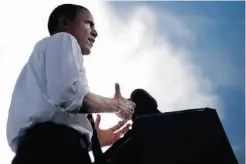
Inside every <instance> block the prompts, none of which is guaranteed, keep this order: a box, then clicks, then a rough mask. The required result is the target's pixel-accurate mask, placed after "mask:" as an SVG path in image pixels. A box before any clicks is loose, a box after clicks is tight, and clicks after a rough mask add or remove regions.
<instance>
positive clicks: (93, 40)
mask: <svg viewBox="0 0 246 164" xmlns="http://www.w3.org/2000/svg"><path fill="white" fill-rule="evenodd" d="M88 41H89V42H90V44H91V46H93V43H94V42H95V39H94V38H88Z"/></svg>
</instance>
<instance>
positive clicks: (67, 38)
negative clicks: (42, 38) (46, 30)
mask: <svg viewBox="0 0 246 164" xmlns="http://www.w3.org/2000/svg"><path fill="white" fill-rule="evenodd" d="M47 39H48V40H52V41H58V42H73V43H77V40H76V39H75V37H74V36H73V35H71V34H69V33H67V32H59V33H56V34H54V35H52V36H50V37H48V38H47Z"/></svg>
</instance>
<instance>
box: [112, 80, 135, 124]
mask: <svg viewBox="0 0 246 164" xmlns="http://www.w3.org/2000/svg"><path fill="white" fill-rule="evenodd" d="M114 99H115V100H116V102H117V105H116V107H117V109H116V111H117V112H116V115H117V116H118V117H120V118H121V119H123V120H124V121H127V120H130V119H131V118H132V115H133V113H134V109H135V107H136V105H135V103H134V102H132V101H130V100H127V99H125V98H123V97H122V96H121V93H120V85H119V84H118V83H116V84H115V95H114Z"/></svg>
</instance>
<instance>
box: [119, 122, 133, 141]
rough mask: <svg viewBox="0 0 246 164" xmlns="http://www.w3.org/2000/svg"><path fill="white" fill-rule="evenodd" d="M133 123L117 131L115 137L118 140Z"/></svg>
mask: <svg viewBox="0 0 246 164" xmlns="http://www.w3.org/2000/svg"><path fill="white" fill-rule="evenodd" d="M130 126H131V124H127V125H126V126H125V127H124V128H122V129H121V130H119V131H118V132H116V133H115V136H116V137H115V138H116V139H117V140H118V139H119V138H120V137H121V136H122V135H124V134H125V133H126V132H127V131H128V130H129V128H130Z"/></svg>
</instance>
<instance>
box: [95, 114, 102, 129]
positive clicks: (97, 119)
mask: <svg viewBox="0 0 246 164" xmlns="http://www.w3.org/2000/svg"><path fill="white" fill-rule="evenodd" d="M100 122H101V115H100V114H97V117H96V121H95V126H96V128H99V125H100Z"/></svg>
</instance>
